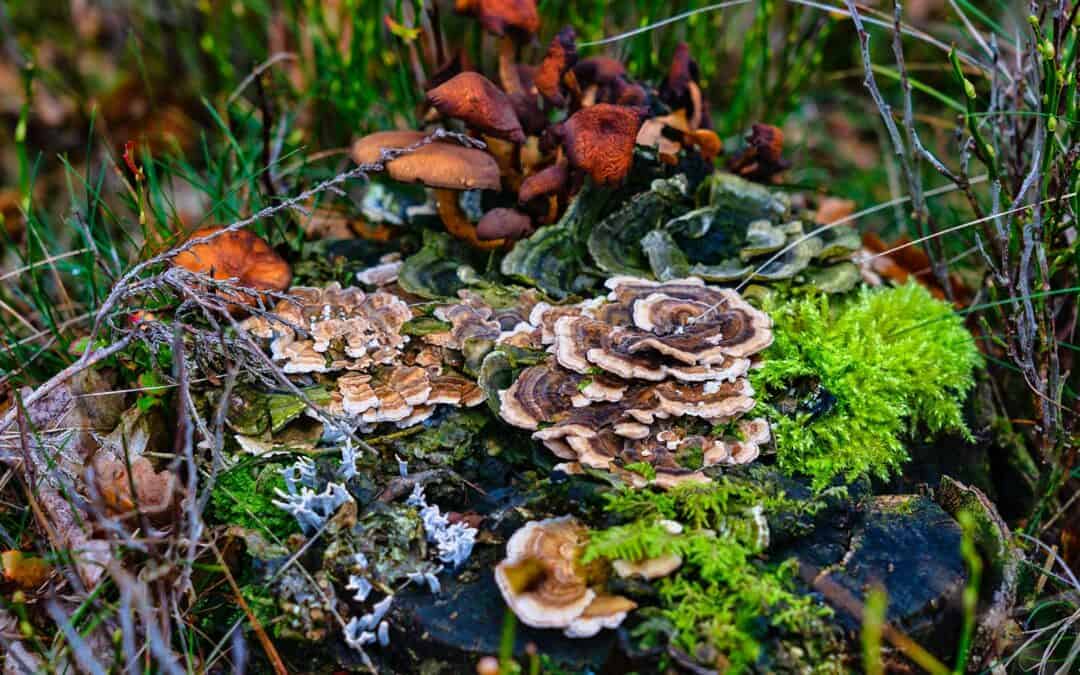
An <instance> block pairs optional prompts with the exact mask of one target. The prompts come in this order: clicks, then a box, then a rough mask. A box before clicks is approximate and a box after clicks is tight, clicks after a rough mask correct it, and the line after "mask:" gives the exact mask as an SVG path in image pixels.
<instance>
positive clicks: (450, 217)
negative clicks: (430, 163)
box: [435, 189, 506, 251]
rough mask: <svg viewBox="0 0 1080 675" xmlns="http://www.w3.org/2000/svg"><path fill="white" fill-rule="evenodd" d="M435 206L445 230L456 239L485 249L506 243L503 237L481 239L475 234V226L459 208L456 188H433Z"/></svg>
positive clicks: (495, 247) (491, 248) (498, 246)
mask: <svg viewBox="0 0 1080 675" xmlns="http://www.w3.org/2000/svg"><path fill="white" fill-rule="evenodd" d="M435 207H436V209H438V211H439V218H441V219H442V222H443V225H445V226H446V231H447V232H449V233H450V234H451V236H453V237H455V238H456V239H461V240H462V241H466V242H468V243H469V245H470V246H474V247H476V248H479V249H483V250H486V251H490V250H494V249H497V248H500V247H502V245H503V244H504V243H506V240H505V239H493V240H491V241H481V240H480V239H479V238H478V237H477V236H476V226H475V225H473V223H472V221H470V220H469V218H468V216H466V215H465V212H464V211H462V210H461V204H459V203H458V193H457V191H456V190H445V189H437V190H435Z"/></svg>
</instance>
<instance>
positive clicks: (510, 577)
mask: <svg viewBox="0 0 1080 675" xmlns="http://www.w3.org/2000/svg"><path fill="white" fill-rule="evenodd" d="M587 535H588V530H587V529H586V528H585V527H584V526H583V525H582V524H581V523H579V522H578V521H576V520H575V519H574V518H573V517H571V516H563V517H561V518H549V519H547V520H540V521H534V522H531V523H527V524H526V525H525V526H524V527H522V528H521V529H519V530H518V531H517V532H515V533H514V534H513V536H511V537H510V540H509V541H508V542H506V559H505V560H503V561H502V562H500V563H499V564H498V565H497V566H496V567H495V582H496V584H497V585H498V587H499V591H500V592H501V593H502V596H503V599H504V600H505V601H506V604H507V605H508V606H509V607H510V609H511V610H512V611H513V612H514V614H516V615H517V617H518V619H520V620H521V622H522V623H524V624H526V625H528V626H532V627H533V628H562V629H563V630H564V632H565V634H566V635H567V636H568V637H591V636H593V635H596V633H598V632H600V629H601V628H615V627H617V626H618V625H619V624H620V623H622V621H623V619H625V618H626V614H627V612H629V611H630V610H632V609H634V608H635V607H636V606H637V605H635V604H634V603H633V602H632V601H630V600H628V599H626V598H623V597H619V596H609V595H600V594H598V593H597V592H596V591H595V590H593V589H592V588H590V587H589V578H588V570H587V569H586V568H585V567H584V566H583V565H582V564H581V562H580V558H581V553H582V548H583V547H584V545H585V542H586V538H587Z"/></svg>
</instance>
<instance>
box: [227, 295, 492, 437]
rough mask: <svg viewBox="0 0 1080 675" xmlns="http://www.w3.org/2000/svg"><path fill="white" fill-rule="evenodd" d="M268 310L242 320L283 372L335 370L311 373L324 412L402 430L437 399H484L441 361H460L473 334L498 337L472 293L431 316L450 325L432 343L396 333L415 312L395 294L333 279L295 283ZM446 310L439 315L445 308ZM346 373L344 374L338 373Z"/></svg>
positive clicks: (488, 312) (466, 403) (460, 402)
mask: <svg viewBox="0 0 1080 675" xmlns="http://www.w3.org/2000/svg"><path fill="white" fill-rule="evenodd" d="M289 295H290V297H289V299H288V300H284V301H282V302H281V303H279V304H278V306H277V307H276V308H275V311H274V313H273V314H267V315H264V316H258V317H252V318H250V319H248V320H247V321H245V322H244V324H243V326H244V327H245V328H247V329H248V330H249V331H250V332H251V333H252V334H254V335H256V336H258V337H261V338H264V339H268V340H270V352H271V356H272V358H274V360H276V361H279V362H283V364H282V370H284V371H285V372H287V373H334V375H329V376H321V377H319V378H317V379H318V380H319V381H320V382H321V383H322V384H323V385H330V386H329V387H328V389H329V390H330V391H329V399H328V403H327V410H328V412H330V413H332V414H335V415H340V416H343V417H344V418H345V419H346V420H347V421H349V422H351V423H353V424H355V425H356V426H357V427H359V428H360V429H361V430H368V429H370V428H371V427H372V426H373V425H376V424H382V423H390V424H395V425H397V426H398V427H400V428H406V427H410V426H413V425H415V424H418V423H420V422H423V421H424V420H426V419H428V418H429V417H431V416H432V415H433V414H434V413H435V410H436V407H437V406H439V405H448V406H455V407H473V406H477V405H480V404H481V403H483V402H484V400H485V395H484V392H483V390H482V389H481V388H480V387H479V386H477V384H476V383H475V382H473V381H472V380H469V379H466V378H465V377H462V376H461V375H457V374H454V373H453V372H449V371H447V372H444V368H443V363H444V362H445V363H452V362H455V361H460V360H461V355H460V354H458V355H454V354H450V353H448V352H447V351H446V350H447V349H460V348H461V347H462V346H463V345H464V344H465V343H466V342H467V341H468V340H470V339H473V338H479V339H487V340H492V341H494V339H495V338H497V337H498V336H499V335H500V325H499V323H498V321H496V320H494V319H492V315H493V313H494V310H492V309H491V307H489V306H487V305H486V304H484V303H482V302H479V301H478V300H477V299H475V298H469V299H467V300H466V301H465V302H462V303H460V304H457V305H450V306H446V307H440V308H438V309H437V310H436V314H437V315H438V316H439V317H440V318H445V319H446V320H447V321H450V322H451V324H452V326H453V328H451V330H450V331H447V333H446V339H445V340H442V341H441V343H440V344H438V345H435V346H433V345H431V344H430V343H427V342H426V337H428V336H425V340H416V341H415V342H410V340H411V338H410V336H409V335H404V334H402V331H403V329H404V327H405V324H406V322H407V321H409V320H411V319H412V318H413V312H412V310H411V309H410V308H409V305H408V304H407V303H406V302H405V301H404V300H402V299H401V298H399V297H398V296H396V295H394V294H392V293H389V292H386V291H381V290H380V291H376V292H373V293H365V292H364V291H362V290H360V289H358V288H352V287H350V288H342V287H341V286H340V285H338V284H336V283H334V284H330V285H328V286H326V287H325V288H306V287H297V288H294V289H292V290H291V292H290V294H289ZM444 312H445V313H444ZM342 371H344V372H342Z"/></svg>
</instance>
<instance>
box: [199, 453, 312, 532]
mask: <svg viewBox="0 0 1080 675" xmlns="http://www.w3.org/2000/svg"><path fill="white" fill-rule="evenodd" d="M275 488H280V489H284V488H285V481H284V479H283V478H282V477H281V474H279V473H278V472H277V471H276V470H275V468H274V467H272V466H266V467H263V468H262V469H260V468H258V467H257V466H256V465H253V464H240V465H238V466H235V467H233V468H231V469H229V470H228V471H225V472H223V473H222V474H221V475H219V476H218V478H217V481H216V482H215V483H214V489H213V492H211V493H210V518H211V519H212V520H213V521H214V522H217V523H222V524H227V525H239V526H240V527H244V528H248V529H252V530H258V531H259V532H262V533H264V534H266V535H270V536H271V538H273V537H276V538H278V539H284V538H285V537H287V536H289V535H290V534H292V533H294V532H299V531H300V529H299V526H298V525H297V524H296V520H295V519H294V518H293V517H292V516H290V515H289V514H287V513H285V512H284V511H282V510H281V509H279V508H278V507H276V506H274V504H273V499H274V489H275Z"/></svg>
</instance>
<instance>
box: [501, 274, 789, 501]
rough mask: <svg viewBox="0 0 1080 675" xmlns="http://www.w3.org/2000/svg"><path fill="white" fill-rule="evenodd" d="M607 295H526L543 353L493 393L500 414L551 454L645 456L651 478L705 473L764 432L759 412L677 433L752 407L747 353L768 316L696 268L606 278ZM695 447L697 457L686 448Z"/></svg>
mask: <svg viewBox="0 0 1080 675" xmlns="http://www.w3.org/2000/svg"><path fill="white" fill-rule="evenodd" d="M607 286H608V288H609V289H611V292H610V293H609V295H608V296H607V297H606V298H605V299H603V300H601V301H600V302H597V301H587V302H584V303H580V304H578V305H566V306H552V305H548V304H546V303H537V304H536V305H535V306H534V307H533V309H532V311H531V312H530V315H529V323H530V325H532V326H534V332H536V333H539V336H540V341H541V343H543V344H546V345H548V351H549V352H551V354H552V357H551V358H550V359H549V360H548V361H547V362H546V363H544V364H541V365H537V366H532V367H530V368H526V369H525V370H524V371H522V372H521V373H520V374H519V375H518V378H517V379H516V380H515V381H514V383H513V384H512V385H511V386H510V387H509V388H508V389H506V390H505V391H503V392H501V394H500V408H499V414H500V416H501V417H502V418H503V419H504V420H505V421H506V422H508V423H510V424H512V425H514V426H517V427H520V428H523V429H529V430H531V431H533V438H535V439H537V440H539V441H542V442H543V443H544V444H545V445H546V446H547V447H548V448H549V449H550V450H551V451H552V452H553V453H554V454H555V455H556V456H558V457H560V458H561V459H565V460H568V461H569V462H570V463H571V464H579V465H582V466H587V467H590V468H594V469H601V470H609V471H612V472H614V473H616V474H618V475H619V476H621V477H623V478H624V479H626V480H627V481H628V482H630V483H631V484H633V485H642V484H644V483H645V482H646V481H645V480H644V479H643V478H642V477H641V476H640V475H639V474H635V473H631V472H629V471H625V470H624V469H623V468H622V467H625V466H627V465H631V464H635V463H639V462H646V463H648V464H650V465H652V467H653V469H654V470H655V474H656V477H655V484H656V485H658V486H661V487H670V486H672V485H675V484H677V483H680V482H683V481H688V480H690V481H701V480H707V477H706V476H705V474H704V473H702V472H701V469H703V468H705V467H707V466H711V465H715V464H739V463H745V462H748V461H751V460H753V459H754V458H756V457H757V455H758V453H759V445H761V444H764V443H766V442H768V424H767V423H765V422H764V420H755V421H754V422H745V421H742V422H739V424H738V427H737V428H738V434H737V435H736V437H724V438H716V437H714V436H712V435H706V436H702V435H701V433H700V432H697V435H693V436H690V437H688V435H687V434H686V433H685V432H684V431H683V427H685V426H686V425H687V424H689V421H690V419H691V418H697V419H700V420H704V421H705V422H707V423H710V424H714V425H720V424H727V423H729V422H731V421H734V420H738V419H739V418H740V417H741V416H742V415H744V414H746V413H747V412H749V411H750V410H751V409H753V407H754V397H753V396H754V392H753V389H752V388H751V387H750V383H749V381H748V380H747V379H746V373H747V371H748V370H749V368H750V364H751V357H752V356H754V355H755V354H757V353H759V352H761V351H762V350H764V349H765V348H766V347H768V346H769V345H770V344H771V343H772V330H771V327H772V322H771V320H770V319H769V317H768V316H767V315H765V314H764V313H763V312H761V311H759V310H757V309H755V308H754V307H752V306H751V305H750V304H749V303H747V302H746V301H744V300H743V299H742V298H741V297H740V296H739V295H738V293H736V292H734V291H732V290H729V289H719V288H713V287H709V286H706V285H705V284H704V283H703V282H702V281H701V280H700V279H695V278H689V279H676V280H672V281H668V282H655V281H649V280H644V279H637V278H633V277H614V278H612V279H609V280H608V282H607ZM695 458H696V459H695Z"/></svg>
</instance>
